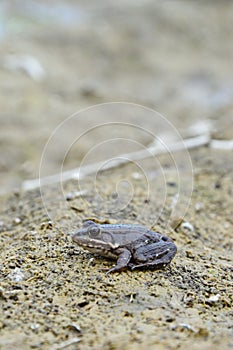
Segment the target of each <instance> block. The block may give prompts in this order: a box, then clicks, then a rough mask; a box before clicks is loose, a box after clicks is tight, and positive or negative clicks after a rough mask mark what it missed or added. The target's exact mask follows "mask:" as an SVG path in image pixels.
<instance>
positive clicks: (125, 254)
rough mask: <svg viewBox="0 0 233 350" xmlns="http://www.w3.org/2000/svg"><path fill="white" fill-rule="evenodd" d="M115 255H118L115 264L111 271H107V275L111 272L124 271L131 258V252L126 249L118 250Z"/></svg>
mask: <svg viewBox="0 0 233 350" xmlns="http://www.w3.org/2000/svg"><path fill="white" fill-rule="evenodd" d="M117 253H118V254H119V257H118V259H117V263H116V265H115V266H113V267H112V268H111V269H109V270H108V271H107V274H109V273H113V272H120V271H122V270H125V269H126V268H127V267H128V264H129V261H130V259H131V257H132V254H131V252H130V251H129V250H128V249H126V248H120V249H118V251H117Z"/></svg>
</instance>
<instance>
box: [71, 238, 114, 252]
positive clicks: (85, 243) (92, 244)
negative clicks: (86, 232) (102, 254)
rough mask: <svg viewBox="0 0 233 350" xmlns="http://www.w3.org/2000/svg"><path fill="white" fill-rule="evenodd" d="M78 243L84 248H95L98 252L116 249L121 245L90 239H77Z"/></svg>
mask: <svg viewBox="0 0 233 350" xmlns="http://www.w3.org/2000/svg"><path fill="white" fill-rule="evenodd" d="M76 243H78V244H80V245H81V246H82V247H88V248H93V249H96V250H103V249H104V250H110V249H116V248H118V247H119V244H116V243H115V244H113V243H111V242H103V241H99V240H98V239H93V238H89V239H88V240H87V239H86V238H82V237H78V238H77V239H76Z"/></svg>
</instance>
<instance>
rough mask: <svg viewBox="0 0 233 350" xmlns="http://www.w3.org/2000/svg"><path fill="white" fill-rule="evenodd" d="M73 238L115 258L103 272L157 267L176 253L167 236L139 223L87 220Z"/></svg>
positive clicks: (162, 265)
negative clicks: (112, 223)
mask: <svg viewBox="0 0 233 350" xmlns="http://www.w3.org/2000/svg"><path fill="white" fill-rule="evenodd" d="M73 241H74V242H76V243H77V244H79V245H80V246H82V247H84V248H86V249H88V250H89V251H91V252H93V253H97V254H99V255H101V256H105V257H108V258H113V259H117V263H116V265H115V266H114V267H112V268H111V269H109V270H108V271H107V273H110V272H116V271H121V270H123V269H125V268H127V267H129V268H131V270H134V269H137V268H143V267H148V268H155V269H160V268H163V267H164V266H166V265H168V264H169V263H170V262H171V260H172V259H173V258H174V256H175V255H176V252H177V248H176V245H175V243H174V242H173V240H172V239H171V238H169V237H167V236H164V235H162V234H160V233H158V232H154V231H150V230H149V229H147V228H146V227H144V226H140V225H130V224H117V225H111V224H103V225H102V224H97V223H95V222H94V221H91V220H89V221H85V222H84V224H83V227H82V228H81V229H80V230H78V231H77V232H76V233H75V234H74V235H73Z"/></svg>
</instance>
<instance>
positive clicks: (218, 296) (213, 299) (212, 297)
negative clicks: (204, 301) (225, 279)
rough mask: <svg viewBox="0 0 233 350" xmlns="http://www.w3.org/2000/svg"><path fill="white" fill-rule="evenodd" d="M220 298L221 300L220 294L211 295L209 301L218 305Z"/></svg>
mask: <svg viewBox="0 0 233 350" xmlns="http://www.w3.org/2000/svg"><path fill="white" fill-rule="evenodd" d="M219 298H220V294H216V295H211V296H210V297H209V299H208V301H209V302H211V303H216V302H217V301H219Z"/></svg>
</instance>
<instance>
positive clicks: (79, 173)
mask: <svg viewBox="0 0 233 350" xmlns="http://www.w3.org/2000/svg"><path fill="white" fill-rule="evenodd" d="M206 145H209V146H210V147H211V148H218V149H232V146H233V141H218V140H211V139H210V135H209V134H208V133H206V134H203V135H199V136H196V137H192V138H188V139H185V140H183V142H180V141H179V142H174V143H172V144H170V145H169V147H166V145H165V146H162V147H161V146H158V145H152V146H149V147H147V148H146V149H144V150H142V151H138V152H132V153H126V154H121V155H119V156H118V157H117V158H116V159H113V160H111V162H106V161H101V162H98V163H94V164H90V165H86V166H82V167H78V168H74V169H71V170H68V171H64V172H62V173H60V174H55V175H52V176H46V177H43V178H40V179H34V180H28V181H24V182H23V184H22V188H23V189H24V190H31V189H35V188H38V187H40V186H44V185H50V184H55V183H58V182H60V181H62V182H63V181H67V180H71V179H81V178H84V177H85V176H87V175H89V174H93V173H95V172H96V171H100V169H101V171H104V170H107V169H113V168H116V167H118V166H120V165H122V164H126V163H129V162H132V161H136V160H142V159H146V158H149V157H152V156H155V155H159V154H165V153H172V152H177V151H181V150H185V149H192V148H197V147H200V146H206Z"/></svg>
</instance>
